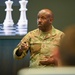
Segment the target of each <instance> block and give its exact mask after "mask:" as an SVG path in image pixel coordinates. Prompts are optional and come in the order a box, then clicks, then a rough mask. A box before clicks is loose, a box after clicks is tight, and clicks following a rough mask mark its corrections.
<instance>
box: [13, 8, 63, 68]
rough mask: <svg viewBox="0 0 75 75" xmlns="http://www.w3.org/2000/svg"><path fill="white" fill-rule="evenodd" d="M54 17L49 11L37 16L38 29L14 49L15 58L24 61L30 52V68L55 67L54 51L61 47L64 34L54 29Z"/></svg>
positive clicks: (41, 12)
mask: <svg viewBox="0 0 75 75" xmlns="http://www.w3.org/2000/svg"><path fill="white" fill-rule="evenodd" d="M53 19H54V15H53V13H52V11H51V10H49V9H42V10H41V11H39V13H38V15H37V24H38V28H37V29H35V30H33V31H30V32H29V33H28V34H27V35H25V36H24V38H23V39H22V40H21V42H20V43H19V44H18V45H17V47H16V48H15V49H14V53H13V56H14V58H16V59H22V58H23V57H24V56H26V54H27V52H28V50H30V53H31V54H30V67H41V66H42V67H44V66H51V65H55V61H54V59H53V58H52V56H51V55H52V52H53V50H54V49H55V48H56V47H58V46H59V41H60V39H61V37H62V36H63V35H64V33H63V32H61V31H60V30H58V29H56V28H54V27H53V25H52V22H53Z"/></svg>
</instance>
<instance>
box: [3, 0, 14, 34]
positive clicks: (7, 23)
mask: <svg viewBox="0 0 75 75" xmlns="http://www.w3.org/2000/svg"><path fill="white" fill-rule="evenodd" d="M5 4H6V9H5V11H6V17H5V20H4V22H3V29H4V33H5V35H12V32H13V25H14V22H13V20H12V13H11V12H12V11H13V9H12V8H11V7H12V4H13V1H10V0H8V1H5Z"/></svg>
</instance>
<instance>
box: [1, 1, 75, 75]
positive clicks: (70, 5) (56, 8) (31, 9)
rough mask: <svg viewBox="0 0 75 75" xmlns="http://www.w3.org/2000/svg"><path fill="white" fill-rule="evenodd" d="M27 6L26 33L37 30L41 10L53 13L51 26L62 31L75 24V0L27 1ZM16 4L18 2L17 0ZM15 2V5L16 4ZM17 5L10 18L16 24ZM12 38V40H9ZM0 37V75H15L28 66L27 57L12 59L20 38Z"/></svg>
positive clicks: (2, 11) (3, 15)
mask: <svg viewBox="0 0 75 75" xmlns="http://www.w3.org/2000/svg"><path fill="white" fill-rule="evenodd" d="M1 1H4V0H0V23H3V21H4V19H5V11H4V10H5V8H6V7H5V5H2V4H1ZM28 1H29V2H28V4H27V9H28V10H27V19H28V31H31V30H33V29H35V28H37V24H36V20H37V13H38V11H39V10H41V9H42V8H49V9H51V10H52V11H53V12H54V16H55V19H54V22H53V25H54V26H55V27H56V28H58V29H60V30H63V29H64V28H65V27H66V26H68V25H71V24H75V0H28ZM17 2H18V0H17ZM17 2H16V3H17ZM19 8H20V7H19V4H18V3H17V4H15V3H14V6H13V12H12V17H13V20H14V22H15V24H16V23H17V21H18V19H19V14H20V12H19V11H18V10H19ZM11 37H13V38H11ZM11 37H9V36H7V37H1V36H0V65H1V66H0V75H16V73H17V71H18V70H19V69H21V68H23V67H28V65H29V55H27V57H25V58H24V59H22V60H14V59H13V49H14V48H15V47H16V45H17V44H18V43H19V41H20V40H21V39H22V37H19V36H18V37H17V38H16V36H15V37H14V36H11Z"/></svg>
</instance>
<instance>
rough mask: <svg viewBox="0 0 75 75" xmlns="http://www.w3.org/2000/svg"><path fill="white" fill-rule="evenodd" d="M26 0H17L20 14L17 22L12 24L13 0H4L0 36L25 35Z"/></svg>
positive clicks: (26, 21)
mask: <svg viewBox="0 0 75 75" xmlns="http://www.w3.org/2000/svg"><path fill="white" fill-rule="evenodd" d="M27 3H28V1H27V0H21V1H19V4H20V9H19V12H20V15H19V17H20V18H19V20H18V23H17V24H14V22H13V19H12V11H13V9H12V5H13V1H11V0H8V1H5V5H6V9H5V11H6V16H5V19H4V22H3V24H0V36H2V35H3V36H7V35H9V36H11V35H13V36H14V35H25V34H26V33H27V27H28V20H27V18H26V11H27V8H26V5H27Z"/></svg>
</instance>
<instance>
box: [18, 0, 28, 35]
mask: <svg viewBox="0 0 75 75" xmlns="http://www.w3.org/2000/svg"><path fill="white" fill-rule="evenodd" d="M19 3H20V7H21V8H20V9H19V11H20V19H19V20H18V23H17V25H18V31H19V34H26V33H27V25H28V20H27V18H26V11H27V8H26V5H27V3H28V1H27V0H21V1H19Z"/></svg>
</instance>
